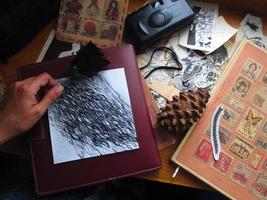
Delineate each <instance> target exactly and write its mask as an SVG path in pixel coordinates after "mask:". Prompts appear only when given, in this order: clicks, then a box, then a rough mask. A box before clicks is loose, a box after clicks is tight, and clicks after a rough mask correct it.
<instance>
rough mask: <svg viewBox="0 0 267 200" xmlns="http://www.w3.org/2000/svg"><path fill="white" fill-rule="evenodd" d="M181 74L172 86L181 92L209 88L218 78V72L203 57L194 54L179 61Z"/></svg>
mask: <svg viewBox="0 0 267 200" xmlns="http://www.w3.org/2000/svg"><path fill="white" fill-rule="evenodd" d="M181 63H182V65H183V70H182V73H181V74H179V75H177V76H176V77H175V79H174V82H173V84H174V85H175V87H177V89H179V90H182V91H188V90H196V89H197V88H206V87H209V88H211V87H212V86H213V85H214V83H215V81H216V80H217V78H218V76H219V70H218V69H217V68H216V66H214V64H213V63H212V62H211V61H210V60H208V59H206V58H205V57H202V56H199V55H196V54H195V53H194V52H193V53H192V54H190V55H189V56H188V57H187V58H184V59H182V60H181Z"/></svg>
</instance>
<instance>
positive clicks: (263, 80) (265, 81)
mask: <svg viewBox="0 0 267 200" xmlns="http://www.w3.org/2000/svg"><path fill="white" fill-rule="evenodd" d="M262 82H263V83H265V84H267V72H265V74H264V75H263V78H262Z"/></svg>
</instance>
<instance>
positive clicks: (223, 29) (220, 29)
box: [206, 16, 238, 54]
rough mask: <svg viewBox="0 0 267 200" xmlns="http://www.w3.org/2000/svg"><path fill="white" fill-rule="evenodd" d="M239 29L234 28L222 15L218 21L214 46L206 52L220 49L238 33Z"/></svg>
mask: <svg viewBox="0 0 267 200" xmlns="http://www.w3.org/2000/svg"><path fill="white" fill-rule="evenodd" d="M237 31H238V29H236V28H233V27H232V26H230V25H229V24H228V23H227V22H226V21H225V19H224V18H223V17H222V16H220V17H219V18H218V21H217V25H216V29H215V34H214V38H213V41H212V48H211V50H210V51H209V52H206V54H210V53H212V52H213V51H215V50H216V49H218V48H219V47H220V46H222V45H223V44H224V43H226V42H227V41H228V40H229V39H230V38H231V37H233V36H234V34H236V33H237Z"/></svg>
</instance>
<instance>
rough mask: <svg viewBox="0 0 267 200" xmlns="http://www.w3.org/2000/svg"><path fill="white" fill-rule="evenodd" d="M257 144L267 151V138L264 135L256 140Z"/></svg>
mask: <svg viewBox="0 0 267 200" xmlns="http://www.w3.org/2000/svg"><path fill="white" fill-rule="evenodd" d="M256 146H257V147H260V148H262V149H263V150H264V151H267V139H266V138H265V137H263V136H261V137H259V138H258V139H257V140H256Z"/></svg>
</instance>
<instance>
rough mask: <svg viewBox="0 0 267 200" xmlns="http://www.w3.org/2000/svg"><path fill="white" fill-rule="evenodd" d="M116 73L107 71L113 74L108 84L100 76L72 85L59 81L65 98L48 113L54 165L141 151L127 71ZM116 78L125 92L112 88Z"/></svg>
mask: <svg viewBox="0 0 267 200" xmlns="http://www.w3.org/2000/svg"><path fill="white" fill-rule="evenodd" d="M116 70H117V71H116V73H114V70H107V71H104V72H105V73H106V74H108V73H109V71H110V72H112V71H113V72H112V73H113V75H112V76H111V75H109V76H108V78H107V80H106V78H105V77H106V76H105V75H103V74H101V72H100V74H97V75H95V76H93V77H90V78H86V79H83V80H79V81H72V84H70V85H69V84H68V82H69V79H64V80H63V81H62V80H61V81H60V82H61V84H62V85H66V87H65V91H64V94H63V95H62V96H61V97H60V98H59V99H58V100H57V101H56V103H55V104H54V105H53V106H51V107H50V108H49V110H48V117H49V126H50V134H51V142H52V149H53V158H54V163H61V162H66V161H71V160H78V159H83V158H89V157H94V156H100V155H106V154H111V153H115V152H123V151H127V150H133V149H137V148H138V142H137V136H136V132H135V125H134V120H133V115H132V110H131V106H130V102H129V96H128V89H127V84H126V80H125V75H124V70H123V68H120V69H116ZM118 70H119V71H118ZM121 72H123V73H122V74H123V76H122V75H119V73H121ZM115 74H116V77H117V78H118V79H117V78H116V80H119V81H120V82H117V84H118V85H121V84H124V82H125V85H126V91H125V88H124V89H121V86H118V88H116V90H115V89H113V88H112V86H114V77H115V76H114V75H115ZM110 77H112V78H113V85H112V84H110V83H109V80H108V79H110ZM123 78H124V82H123V80H122V79H123ZM121 95H124V97H123V96H121ZM125 96H126V97H125ZM127 99H128V100H127ZM63 144H64V145H63ZM63 150H64V152H63ZM62 154H64V155H62Z"/></svg>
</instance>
